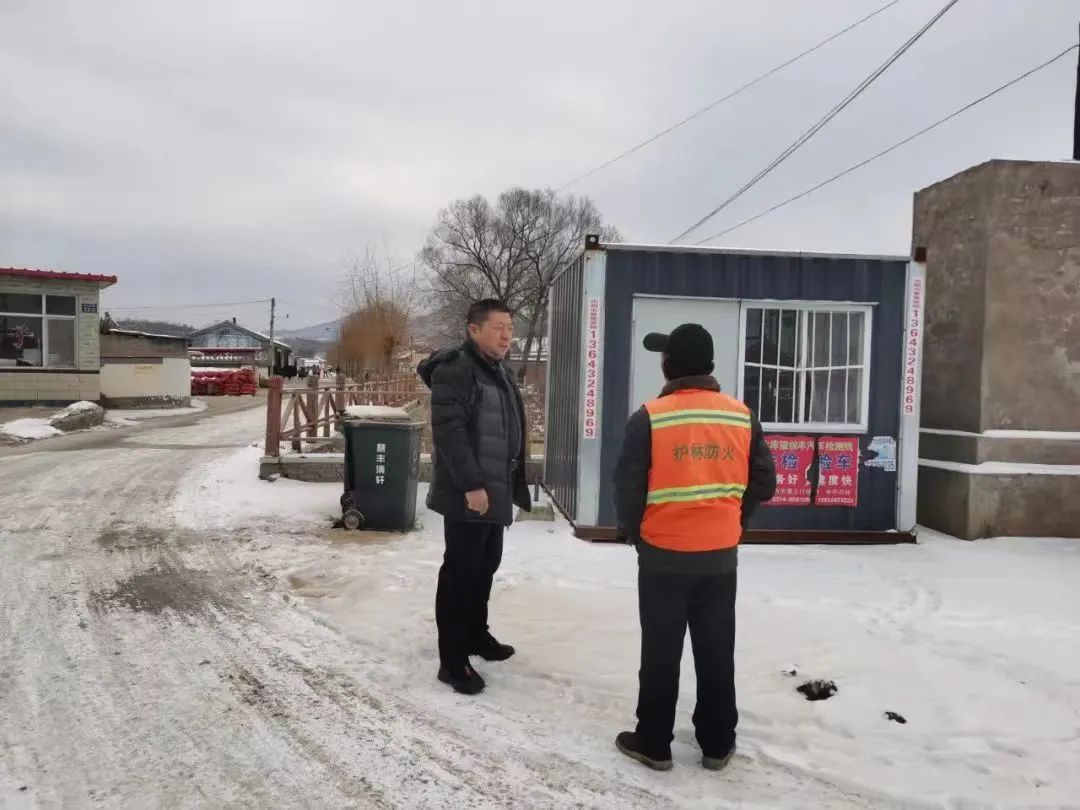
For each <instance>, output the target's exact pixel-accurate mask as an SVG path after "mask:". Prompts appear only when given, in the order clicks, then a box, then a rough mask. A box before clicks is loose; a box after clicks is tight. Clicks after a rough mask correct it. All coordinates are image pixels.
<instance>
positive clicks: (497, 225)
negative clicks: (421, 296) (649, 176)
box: [420, 188, 617, 359]
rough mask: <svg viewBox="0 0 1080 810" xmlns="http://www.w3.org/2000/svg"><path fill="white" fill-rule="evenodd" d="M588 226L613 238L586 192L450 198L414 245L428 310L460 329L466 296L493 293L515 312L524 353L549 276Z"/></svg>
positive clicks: (540, 319) (576, 248)
mask: <svg viewBox="0 0 1080 810" xmlns="http://www.w3.org/2000/svg"><path fill="white" fill-rule="evenodd" d="M589 233H604V234H605V235H606V236H610V237H614V238H617V233H616V232H615V231H614V230H613V229H611V228H605V227H604V226H603V223H602V220H601V217H600V212H599V211H598V210H597V208H596V206H595V204H594V203H593V202H592V200H590V199H588V198H587V197H580V198H579V197H573V196H571V197H559V196H558V195H556V194H555V192H553V191H551V190H550V189H547V190H540V189H534V190H529V189H522V188H512V189H509V190H508V191H504V192H503V193H502V194H500V195H499V196H498V198H497V199H496V201H495V204H494V205H492V204H491V203H490V202H488V201H487V200H486V199H485V198H483V197H481V196H476V197H473V198H471V199H468V200H458V201H456V202H454V203H451V205H450V206H448V207H447V208H445V209H444V210H442V211H440V212H439V216H438V220H437V221H436V224H435V227H434V228H433V229H432V232H431V234H430V235H429V236H428V239H427V242H426V244H425V245H424V248H423V250H422V251H421V253H420V260H421V261H422V263H423V264H424V265H425V267H426V268H427V270H428V272H429V274H430V277H431V286H430V289H429V294H430V298H431V301H432V303H433V304H434V307H433V309H434V312H433V317H435V318H438V319H439V320H441V321H442V322H444V323H447V324H453V325H454V328H455V329H456V330H457V332H458V334H460V328H461V327H460V324H462V323H463V322H464V316H465V311H466V309H467V308H468V306H469V304H470V303H472V302H473V301H476V300H479V299H481V298H497V299H499V300H500V301H503V302H504V303H506V304H507V305H508V306H510V307H511V308H513V309H514V310H515V311H516V312H517V313H518V315H519V319H520V321H521V325H522V326H523V327H524V329H525V341H524V351H523V355H524V357H525V358H526V359H529V358H530V356H531V353H532V348H533V345H534V343H535V341H536V338H537V337H538V335H539V334H540V331H541V330H542V329H543V326H544V317H545V313H546V309H547V303H548V293H549V289H550V286H551V282H552V280H553V279H554V278H555V276H556V275H558V274H559V273H560V272H561V271H562V270H563V269H564V268H566V267H567V266H568V265H569V264H570V262H572V261H573V260H574V259H575V258H576V257H577V255H578V253H579V252H580V251H581V250H582V248H583V247H584V244H585V236H586V235H587V234H589Z"/></svg>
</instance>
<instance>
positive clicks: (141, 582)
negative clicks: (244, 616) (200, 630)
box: [90, 570, 235, 616]
mask: <svg viewBox="0 0 1080 810" xmlns="http://www.w3.org/2000/svg"><path fill="white" fill-rule="evenodd" d="M232 593H234V591H233V589H230V588H228V587H227V583H225V582H224V579H223V577H221V576H219V575H214V574H208V573H205V572H201V571H187V570H164V571H150V572H144V573H141V574H135V575H133V576H130V577H128V578H127V579H123V580H120V581H119V582H117V583H116V587H114V588H112V589H109V590H101V591H95V592H94V593H92V594H91V595H90V606H91V607H92V608H93V609H94V610H95V611H97V612H98V613H103V612H106V611H109V610H112V609H116V608H121V609H126V610H131V611H134V612H135V613H152V614H154V615H160V614H162V613H164V612H165V611H166V610H173V611H175V612H176V613H177V614H179V615H181V616H194V615H200V614H206V613H209V612H210V611H212V610H219V611H227V610H230V609H231V608H234V607H235V602H234V600H233V596H232Z"/></svg>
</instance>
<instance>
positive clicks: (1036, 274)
mask: <svg viewBox="0 0 1080 810" xmlns="http://www.w3.org/2000/svg"><path fill="white" fill-rule="evenodd" d="M914 247H925V248H927V305H926V343H925V348H924V360H923V400H922V436H921V447H922V456H923V460H924V463H923V464H922V465H921V467H920V486H919V519H920V522H922V523H923V524H924V525H928V526H930V527H932V528H939V529H942V530H944V531H948V532H949V533H951V534H956V535H958V536H962V537H967V538H976V537H986V536H1000V535H1030V536H1040V535H1042V536H1045V535H1051V536H1068V537H1080V164H1078V163H1049V162H1040V163H1035V162H1027V161H991V162H989V163H984V164H982V165H981V166H976V167H974V168H972V169H968V170H967V171H965V172H962V173H960V174H958V175H956V176H955V177H952V178H949V179H948V180H944V181H942V182H940V183H937V184H935V185H933V186H930V187H929V188H926V189H923V190H922V191H920V192H918V193H917V194H916V195H915V218H914Z"/></svg>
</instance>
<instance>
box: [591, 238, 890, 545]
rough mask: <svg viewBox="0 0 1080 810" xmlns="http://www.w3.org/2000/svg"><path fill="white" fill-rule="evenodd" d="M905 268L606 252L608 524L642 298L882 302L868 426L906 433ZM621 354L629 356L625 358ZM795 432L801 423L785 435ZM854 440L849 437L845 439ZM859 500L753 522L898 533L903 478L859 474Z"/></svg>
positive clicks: (862, 262)
mask: <svg viewBox="0 0 1080 810" xmlns="http://www.w3.org/2000/svg"><path fill="white" fill-rule="evenodd" d="M906 273H907V263H906V262H905V261H900V260H886V259H873V258H846V257H813V256H800V255H790V256H784V255H775V256H769V255H759V254H738V253H701V252H697V253H694V252H685V253H681V252H671V251H658V250H656V251H650V250H647V249H641V250H609V251H608V252H607V286H606V291H605V321H606V328H605V331H604V355H605V357H606V358H607V359H606V362H605V366H604V388H603V393H604V431H603V446H602V457H601V465H602V468H603V483H602V487H601V490H600V512H599V520H598V522H599V524H600V525H614V523H615V507H614V500H613V497H614V495H613V489H614V488H613V485H612V476H613V474H614V471H615V464H616V461H617V458H618V454H619V449H620V447H621V444H622V436H623V426H624V425H625V423H626V419H627V418H628V417H629V412H628V411H629V400H630V365H629V358H630V357H631V355H632V351H631V347H630V340H631V336H632V334H633V328H632V317H633V298H634V296H635V295H671V296H686V297H701V298H739V299H766V300H768V299H772V300H790V301H799V300H803V301H851V302H860V303H868V304H875V305H876V306H875V307H874V315H873V326H872V330H871V351H870V358H871V368H870V413H869V430H868V431H867V433H866V434H864V435H860V436H859V445H860V450H862V451H865V450H866V447H867V445H868V444H869V442H870V439H871V437H874V436H892V437H898V436H899V432H900V388H901V378H902V359H901V354H902V346H903V321H904V294H905V279H906ZM616 358H626V359H625V360H622V361H621V362H620V361H617V360H616ZM785 432H786V433H789V434H791V435H797V434H799V433H800V430H799V428H798V426H797V425H793V426H792V430H790V431H785ZM847 435H850V434H847ZM858 491H859V501H858V506H856V507H854V508H844V507H825V506H809V507H792V506H784V507H769V508H762V509H759V510H758V513H757V514H756V515H755V517H754V519H753V522H752V524H751V525H752V526H753V527H754V528H761V529H809V530H815V529H817V530H862V531H885V530H890V529H895V528H896V499H897V474H896V473H895V472H886V471H885V470H880V469H867V468H866V467H865V466H863V465H860V468H859V482H858Z"/></svg>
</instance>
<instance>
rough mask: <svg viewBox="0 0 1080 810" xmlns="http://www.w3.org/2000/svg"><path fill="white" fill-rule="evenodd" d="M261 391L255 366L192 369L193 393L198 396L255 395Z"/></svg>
mask: <svg viewBox="0 0 1080 810" xmlns="http://www.w3.org/2000/svg"><path fill="white" fill-rule="evenodd" d="M257 393H259V378H258V376H257V375H256V373H255V369H253V368H239V369H209V368H193V369H192V370H191V395H192V396H197V397H206V396H209V397H216V396H227V397H239V396H250V397H253V396H255V395H256V394H257Z"/></svg>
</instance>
